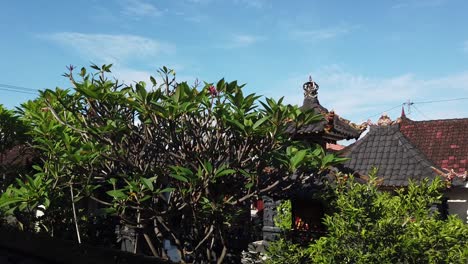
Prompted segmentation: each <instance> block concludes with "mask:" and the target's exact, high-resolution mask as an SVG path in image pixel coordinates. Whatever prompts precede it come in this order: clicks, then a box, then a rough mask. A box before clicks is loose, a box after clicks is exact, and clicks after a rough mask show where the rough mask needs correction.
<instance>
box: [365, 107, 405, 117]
mask: <svg viewBox="0 0 468 264" xmlns="http://www.w3.org/2000/svg"><path fill="white" fill-rule="evenodd" d="M402 105H403V104H399V105H397V106H394V107H392V108H389V109H387V110H384V111H382V112H380V113H378V114H375V115H373V116H369V117H368V118H366V120H367V119H370V118H372V117H374V116H378V115H382V114H383V113H386V112H388V111H391V110H393V109H396V108H399V107H401V106H402Z"/></svg>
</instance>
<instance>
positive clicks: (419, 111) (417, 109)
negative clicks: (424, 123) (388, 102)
mask: <svg viewBox="0 0 468 264" xmlns="http://www.w3.org/2000/svg"><path fill="white" fill-rule="evenodd" d="M413 108H414V109H416V111H417V112H418V113H419V114H420V115H422V116H423V117H424V118H426V119H428V120H431V119H432V118H430V117H428V116H427V115H425V114H424V113H423V112H421V110H419V108H417V107H416V106H415V105H413Z"/></svg>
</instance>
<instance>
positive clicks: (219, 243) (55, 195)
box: [0, 65, 338, 262]
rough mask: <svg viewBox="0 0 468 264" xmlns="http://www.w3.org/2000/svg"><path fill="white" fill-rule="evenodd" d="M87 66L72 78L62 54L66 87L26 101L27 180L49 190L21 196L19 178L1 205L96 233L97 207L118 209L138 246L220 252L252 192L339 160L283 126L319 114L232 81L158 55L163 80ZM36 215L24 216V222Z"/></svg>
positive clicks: (243, 231)
mask: <svg viewBox="0 0 468 264" xmlns="http://www.w3.org/2000/svg"><path fill="white" fill-rule="evenodd" d="M92 68H93V69H94V70H95V72H93V73H87V70H86V69H85V68H82V69H81V71H80V72H79V74H78V75H79V76H80V78H81V80H80V81H77V80H76V79H75V74H74V72H73V70H74V67H72V66H70V67H69V72H68V73H66V74H65V76H66V77H67V78H69V79H70V81H71V83H72V85H73V87H74V89H73V90H62V89H56V90H55V91H52V90H47V91H45V92H42V93H41V96H40V98H38V99H37V100H35V101H30V102H27V103H25V104H23V116H24V119H25V120H27V121H28V123H30V124H31V125H32V126H33V129H32V130H31V133H30V134H31V136H32V138H33V143H34V145H35V147H36V148H37V149H39V150H40V151H41V153H42V154H41V155H42V162H43V164H41V166H36V170H37V171H36V174H34V175H33V176H32V177H31V180H32V181H33V182H37V185H38V186H35V188H38V189H41V190H42V189H44V188H45V189H47V190H48V191H47V192H40V193H39V192H38V193H37V195H36V196H32V197H30V196H29V194H28V190H29V189H21V188H18V186H19V185H21V183H20V182H18V183H17V184H16V185H12V186H10V189H9V191H8V192H7V193H5V194H4V195H3V196H2V197H1V198H0V207H1V208H3V210H4V212H6V213H12V214H15V216H18V215H22V214H28V213H29V211H25V208H28V210H31V209H33V208H34V207H36V209H38V208H37V206H38V204H42V205H44V206H45V209H43V210H44V211H45V214H44V216H42V217H41V218H40V221H41V224H42V225H44V227H45V228H44V230H46V232H48V233H49V234H52V235H55V236H57V235H58V234H64V233H66V234H73V232H76V237H77V238H78V240H80V238H82V239H84V240H86V241H92V239H93V237H94V238H95V240H94V241H97V240H99V237H97V236H99V234H97V233H99V232H95V231H93V229H92V226H95V225H96V221H98V220H96V219H98V218H99V219H100V220H99V221H104V222H101V223H104V224H105V223H107V224H106V226H107V227H109V226H110V227H111V228H113V226H112V225H109V224H108V222H105V221H110V220H111V218H109V217H116V218H117V219H118V221H119V222H120V223H122V224H124V225H126V226H128V227H131V228H134V229H135V230H136V231H137V236H138V240H141V241H142V242H143V243H137V245H138V248H137V246H135V252H136V251H139V252H144V253H148V252H151V253H152V254H153V255H155V256H165V253H164V249H163V244H164V240H166V239H169V240H170V241H171V243H172V244H174V245H176V247H177V248H178V249H179V252H180V254H181V255H182V258H183V259H185V260H187V261H188V260H194V261H196V262H203V261H205V262H212V261H217V262H222V261H223V259H224V258H225V256H226V255H227V254H228V253H236V252H240V250H241V249H240V248H241V247H243V244H245V242H247V241H248V239H249V237H248V232H249V230H248V228H246V226H245V221H249V220H250V218H249V217H250V215H249V214H248V208H249V204H250V199H252V198H255V197H256V196H258V195H259V194H261V193H264V194H268V193H269V192H272V191H278V189H280V188H289V187H291V186H293V185H294V184H297V183H299V182H301V179H302V178H303V177H304V176H305V175H307V176H310V175H312V176H315V177H318V175H319V174H318V173H317V171H325V170H326V166H328V165H330V164H333V163H335V162H338V160H337V159H336V157H334V156H327V155H323V150H318V151H317V150H316V149H315V147H313V148H310V147H309V146H306V145H304V143H301V142H296V141H294V140H293V138H294V135H291V134H286V133H285V132H284V131H285V128H287V127H288V126H296V127H299V126H302V125H305V124H309V123H311V122H315V121H318V120H321V118H322V117H321V116H317V115H315V114H313V113H312V112H302V111H301V110H299V109H298V108H297V107H296V106H291V105H284V104H282V100H279V101H275V100H273V99H268V98H267V99H265V101H260V100H259V98H260V97H259V96H257V95H255V94H248V95H244V93H243V90H242V88H243V85H238V84H237V82H235V81H234V82H226V81H225V80H224V79H223V80H220V81H219V82H217V83H216V84H215V85H214V84H211V83H205V84H204V85H203V86H201V87H199V86H200V85H199V84H198V83H197V84H195V85H194V86H193V87H190V86H189V85H188V84H187V83H185V82H182V83H177V82H176V80H175V72H174V71H173V70H170V69H167V68H166V67H163V68H162V69H160V70H159V74H160V77H161V79H162V82H161V84H158V83H157V80H156V79H155V78H153V77H151V78H150V81H151V84H152V85H151V87H148V86H147V84H146V83H144V82H138V83H134V84H133V85H125V84H120V83H119V82H118V81H117V80H110V79H108V78H107V77H106V74H107V73H109V72H110V68H111V66H110V65H103V66H102V67H97V66H96V65H93V66H92ZM324 157H325V160H322V159H323V158H324ZM291 175H295V177H294V179H295V180H293V178H292V177H290V176H291ZM38 178H41V179H42V180H41V181H36V179H38ZM308 179H309V180H310V181H313V180H314V177H308ZM21 197H28V199H26V200H24V199H23V200H20V198H21ZM26 201H27V202H26ZM25 202H26V203H27V206H23V205H22V204H24V203H25ZM93 204H94V205H93ZM23 219H26V218H23ZM34 220H35V219H34V217H33V218H29V220H28V221H29V222H28V223H23V224H24V226H26V227H28V228H29V229H32V228H34V227H35V226H36V224H35V221H34ZM72 231H73V232H72ZM234 255H235V254H234Z"/></svg>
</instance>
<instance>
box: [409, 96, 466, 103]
mask: <svg viewBox="0 0 468 264" xmlns="http://www.w3.org/2000/svg"><path fill="white" fill-rule="evenodd" d="M460 100H468V97H461V98H454V99H446V100H435V101H423V102H412V103H413V104H431V103H440V102H451V101H460Z"/></svg>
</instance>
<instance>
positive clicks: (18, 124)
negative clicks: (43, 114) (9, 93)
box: [0, 105, 31, 193]
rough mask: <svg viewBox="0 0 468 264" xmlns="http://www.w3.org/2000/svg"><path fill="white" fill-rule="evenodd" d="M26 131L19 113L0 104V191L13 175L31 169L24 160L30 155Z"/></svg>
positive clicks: (12, 179)
mask: <svg viewBox="0 0 468 264" xmlns="http://www.w3.org/2000/svg"><path fill="white" fill-rule="evenodd" d="M27 131H28V126H27V124H26V123H25V122H23V120H22V119H21V116H20V115H18V114H16V113H15V112H14V111H12V110H8V109H6V108H4V107H3V105H0V193H1V192H3V191H4V190H5V188H6V187H7V186H8V185H9V184H10V183H12V182H13V181H14V179H15V177H18V176H19V175H20V174H25V173H27V172H28V171H30V170H31V168H30V166H29V164H26V162H25V160H26V158H25V157H28V156H30V155H31V150H30V148H29V147H28V144H27V143H28V139H29V138H28V136H27V134H26V133H27Z"/></svg>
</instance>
